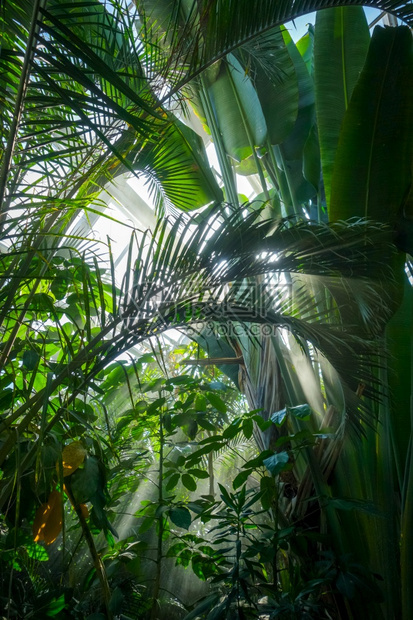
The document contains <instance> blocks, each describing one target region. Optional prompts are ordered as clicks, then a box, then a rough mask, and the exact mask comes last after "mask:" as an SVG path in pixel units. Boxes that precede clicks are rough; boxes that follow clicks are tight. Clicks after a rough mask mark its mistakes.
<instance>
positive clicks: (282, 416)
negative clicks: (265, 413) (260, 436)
mask: <svg viewBox="0 0 413 620" xmlns="http://www.w3.org/2000/svg"><path fill="white" fill-rule="evenodd" d="M287 415H288V412H287V409H286V408H285V409H281V410H280V411H276V412H275V413H273V414H272V416H271V421H272V422H274V424H276V425H277V426H281V424H283V422H285V420H286V418H287Z"/></svg>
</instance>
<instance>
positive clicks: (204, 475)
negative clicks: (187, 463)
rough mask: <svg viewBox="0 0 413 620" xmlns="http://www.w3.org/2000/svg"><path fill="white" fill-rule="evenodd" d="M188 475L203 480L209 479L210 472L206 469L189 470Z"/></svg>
mask: <svg viewBox="0 0 413 620" xmlns="http://www.w3.org/2000/svg"><path fill="white" fill-rule="evenodd" d="M188 474H192V476H195V478H201V479H203V480H206V478H209V474H208V472H207V471H205V470H204V469H189V470H188Z"/></svg>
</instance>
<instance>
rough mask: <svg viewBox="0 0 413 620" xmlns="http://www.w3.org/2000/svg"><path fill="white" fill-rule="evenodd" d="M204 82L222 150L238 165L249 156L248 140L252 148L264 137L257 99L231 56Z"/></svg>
mask: <svg viewBox="0 0 413 620" xmlns="http://www.w3.org/2000/svg"><path fill="white" fill-rule="evenodd" d="M209 76H211V71H210V72H209ZM208 79H209V82H210V83H209V88H208V91H209V93H210V96H211V98H212V100H213V105H214V109H215V114H216V116H217V120H218V126H219V129H220V131H221V133H222V137H223V140H224V145H225V149H226V151H227V153H228V154H229V155H230V156H231V157H232V158H233V159H235V160H236V161H241V160H243V159H245V158H247V157H249V156H250V155H251V154H252V148H251V142H250V140H249V136H250V137H251V140H252V144H253V146H262V145H263V144H264V143H265V139H266V137H267V126H266V122H265V119H264V115H263V113H262V110H261V105H260V102H259V99H258V95H257V93H256V91H255V89H254V87H253V85H252V82H251V79H250V78H249V76H248V75H246V73H245V70H244V69H243V68H242V66H241V65H240V63H239V61H238V60H237V59H236V58H235V56H234V55H233V54H228V56H227V61H222V62H221V63H220V68H219V72H218V75H217V76H216V77H214V78H213V79H212V80H211V78H208V77H207V80H208ZM248 134H249V136H248Z"/></svg>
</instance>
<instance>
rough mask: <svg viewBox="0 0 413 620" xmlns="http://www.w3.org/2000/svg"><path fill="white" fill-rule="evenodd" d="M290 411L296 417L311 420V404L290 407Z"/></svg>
mask: <svg viewBox="0 0 413 620" xmlns="http://www.w3.org/2000/svg"><path fill="white" fill-rule="evenodd" d="M287 409H288V413H291V415H293V416H294V417H295V418H298V419H299V420H309V419H310V417H311V407H310V405H307V404H305V405H297V406H296V407H288V408H287Z"/></svg>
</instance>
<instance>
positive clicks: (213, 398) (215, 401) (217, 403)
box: [205, 392, 227, 413]
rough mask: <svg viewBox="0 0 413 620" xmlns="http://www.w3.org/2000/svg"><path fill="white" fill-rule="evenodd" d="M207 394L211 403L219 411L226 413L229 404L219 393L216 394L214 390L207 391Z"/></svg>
mask: <svg viewBox="0 0 413 620" xmlns="http://www.w3.org/2000/svg"><path fill="white" fill-rule="evenodd" d="M205 396H206V397H207V399H208V400H209V402H210V403H211V405H212V406H213V407H215V409H216V410H217V411H219V413H226V411H227V406H226V404H225V403H224V401H223V400H222V398H220V397H219V396H218V394H214V393H213V392H206V393H205Z"/></svg>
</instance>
